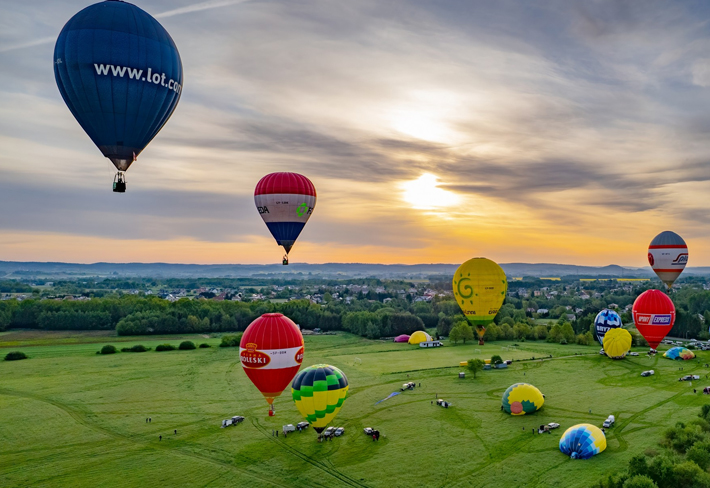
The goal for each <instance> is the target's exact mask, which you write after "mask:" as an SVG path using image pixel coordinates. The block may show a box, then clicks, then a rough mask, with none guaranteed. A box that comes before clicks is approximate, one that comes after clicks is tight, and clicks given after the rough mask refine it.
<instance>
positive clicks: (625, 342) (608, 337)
mask: <svg viewBox="0 0 710 488" xmlns="http://www.w3.org/2000/svg"><path fill="white" fill-rule="evenodd" d="M629 350H631V334H630V333H629V331H628V330H626V329H622V328H621V327H619V328H618V329H610V330H609V331H608V332H607V333H606V334H604V352H605V353H606V355H607V356H609V357H610V358H612V359H623V358H624V356H626V353H627V352H629Z"/></svg>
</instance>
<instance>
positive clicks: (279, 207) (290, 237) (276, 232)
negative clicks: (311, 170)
mask: <svg viewBox="0 0 710 488" xmlns="http://www.w3.org/2000/svg"><path fill="white" fill-rule="evenodd" d="M254 203H255V204H256V208H257V210H258V211H259V214H260V215H261V218H262V219H263V220H264V222H265V223H266V226H267V227H268V228H269V232H271V235H272V236H274V239H276V243H277V244H278V245H279V246H283V247H284V249H285V250H286V254H288V253H289V252H290V251H291V248H292V247H293V244H294V243H295V242H296V239H297V238H298V236H299V234H300V233H301V231H302V230H303V227H304V226H305V225H306V222H308V219H309V218H310V216H311V213H313V209H314V208H315V206H316V188H315V186H313V183H311V180H309V179H308V178H306V177H305V176H303V175H299V174H297V173H271V174H268V175H266V176H264V177H263V178H262V179H261V180H259V183H257V185H256V189H255V190H254Z"/></svg>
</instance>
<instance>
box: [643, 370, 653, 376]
mask: <svg viewBox="0 0 710 488" xmlns="http://www.w3.org/2000/svg"><path fill="white" fill-rule="evenodd" d="M654 374H656V372H655V371H654V370H652V369H649V370H648V371H644V372H643V373H641V376H643V377H646V376H652V375H654Z"/></svg>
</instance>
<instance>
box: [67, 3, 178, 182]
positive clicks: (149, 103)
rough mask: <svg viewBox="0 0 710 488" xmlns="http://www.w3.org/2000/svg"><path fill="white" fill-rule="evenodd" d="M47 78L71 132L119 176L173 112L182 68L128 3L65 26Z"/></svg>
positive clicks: (170, 46)
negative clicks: (82, 135) (79, 133)
mask: <svg viewBox="0 0 710 488" xmlns="http://www.w3.org/2000/svg"><path fill="white" fill-rule="evenodd" d="M54 77H55V79H56V81H57V86H58V87H59V92H60V93H61V94H62V98H63V99H64V101H65V102H66V104H67V107H69V110H70V111H71V113H72V114H73V115H74V117H75V118H76V120H77V122H79V125H81V127H82V128H83V129H84V130H85V131H86V133H87V134H88V136H89V137H90V138H91V140H92V141H94V144H96V146H98V148H99V150H100V151H101V152H102V153H103V155H104V156H106V157H107V158H109V159H110V160H111V162H113V164H114V165H115V166H116V168H117V169H118V170H119V171H125V170H127V169H128V167H129V166H130V165H131V163H133V161H134V160H135V158H136V157H137V156H138V155H139V154H140V153H141V151H142V150H143V149H144V148H145V147H146V146H147V145H148V143H149V142H150V141H151V140H152V139H153V138H154V137H155V135H156V134H157V133H158V131H159V130H160V129H161V128H162V127H163V125H165V123H166V122H167V121H168V118H170V115H171V114H172V113H173V110H175V107H176V106H177V103H178V100H179V99H180V93H181V91H182V62H181V61H180V54H179V53H178V50H177V47H176V46H175V42H173V40H172V38H171V37H170V34H168V32H167V31H166V30H165V29H164V28H163V26H162V25H160V23H159V22H158V21H157V20H155V19H154V18H153V17H151V16H150V15H149V14H148V13H146V12H144V11H143V10H141V9H140V8H138V7H136V6H135V5H132V4H130V3H126V2H119V1H105V2H100V3H97V4H94V5H90V6H89V7H86V8H85V9H84V10H82V11H80V12H79V13H77V14H76V15H74V17H72V18H71V19H69V22H67V23H66V25H65V26H64V28H63V29H62V31H61V32H60V34H59V38H58V39H57V43H56V45H55V48H54Z"/></svg>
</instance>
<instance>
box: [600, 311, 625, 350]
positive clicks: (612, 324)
mask: <svg viewBox="0 0 710 488" xmlns="http://www.w3.org/2000/svg"><path fill="white" fill-rule="evenodd" d="M621 325H622V324H621V317H620V316H619V314H618V313H616V312H615V311H614V310H609V309H607V308H605V309H604V310H602V311H601V312H599V313H598V314H597V316H596V317H595V318H594V330H595V331H596V333H597V340H598V341H599V344H601V345H602V347H604V336H605V335H606V333H607V332H609V331H610V330H611V329H618V328H619V327H621Z"/></svg>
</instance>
